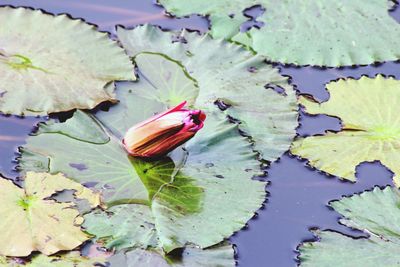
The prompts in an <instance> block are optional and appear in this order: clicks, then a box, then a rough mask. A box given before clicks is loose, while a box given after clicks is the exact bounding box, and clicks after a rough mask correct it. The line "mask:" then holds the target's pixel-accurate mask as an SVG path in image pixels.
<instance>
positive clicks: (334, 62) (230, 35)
mask: <svg viewBox="0 0 400 267" xmlns="http://www.w3.org/2000/svg"><path fill="white" fill-rule="evenodd" d="M158 2H159V3H160V4H162V5H163V6H164V7H165V8H166V10H167V11H168V12H170V13H172V14H173V15H176V16H179V17H181V16H187V15H190V14H200V15H204V16H208V17H209V19H210V22H211V34H212V35H213V36H214V37H215V38H226V39H230V40H233V41H236V42H241V43H245V44H246V45H247V46H250V47H251V49H253V50H254V51H256V52H257V53H258V54H261V55H264V56H266V57H267V58H268V59H269V60H270V61H274V62H281V63H289V64H296V65H316V66H331V67H338V66H349V65H359V64H363V65H364V64H365V65H366V64H371V63H373V62H383V61H389V60H398V59H399V55H400V26H399V25H398V23H397V22H396V20H394V19H393V18H392V17H391V16H390V15H389V12H388V10H389V8H391V7H392V6H393V4H394V2H395V1H392V0H389V1H388V0H373V1H363V0H353V1H347V0H337V1H330V0H303V1H299V2H298V1H275V0H258V1H255V0H244V1H243V0H220V1H214V0H187V1H180V0H158ZM389 3H390V4H389ZM255 5H260V6H262V8H264V9H265V12H264V13H263V14H262V15H261V16H260V17H258V18H257V20H258V21H259V22H261V23H263V24H264V26H263V27H261V29H257V28H252V29H250V31H248V32H246V33H243V32H240V26H241V25H242V23H244V22H245V21H247V20H248V18H247V17H245V16H244V15H243V11H244V10H245V9H247V8H250V7H253V6H255ZM371 36H373V38H371Z"/></svg>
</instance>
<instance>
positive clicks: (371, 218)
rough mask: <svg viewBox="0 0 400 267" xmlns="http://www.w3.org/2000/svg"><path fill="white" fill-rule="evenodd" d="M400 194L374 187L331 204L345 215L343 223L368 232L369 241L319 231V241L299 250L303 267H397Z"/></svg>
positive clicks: (303, 245)
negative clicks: (369, 190)
mask: <svg viewBox="0 0 400 267" xmlns="http://www.w3.org/2000/svg"><path fill="white" fill-rule="evenodd" d="M399 203H400V194H399V191H398V190H397V189H395V188H391V187H386V188H385V189H380V188H375V189H374V190H373V191H371V192H364V193H362V194H360V195H354V196H352V197H345V198H343V199H341V200H339V201H334V202H331V204H330V205H331V206H332V207H333V208H334V209H335V210H336V211H337V212H339V213H340V214H342V215H343V216H344V218H343V219H341V220H340V223H341V224H344V225H346V226H348V227H351V228H354V229H358V230H361V231H364V232H366V233H368V235H369V237H368V238H364V237H361V238H351V237H349V236H346V235H343V234H340V233H336V232H331V231H316V235H317V237H318V239H319V241H318V242H306V243H304V244H302V245H301V246H300V248H299V250H300V256H299V259H300V261H301V264H300V266H304V267H312V266H315V267H317V266H336V267H341V266H343V267H344V266H366V267H375V266H398V265H399V262H400V256H399V254H398V251H399V249H400V245H399V244H400V243H399V242H400V239H399V236H400V227H399V222H400V209H399Z"/></svg>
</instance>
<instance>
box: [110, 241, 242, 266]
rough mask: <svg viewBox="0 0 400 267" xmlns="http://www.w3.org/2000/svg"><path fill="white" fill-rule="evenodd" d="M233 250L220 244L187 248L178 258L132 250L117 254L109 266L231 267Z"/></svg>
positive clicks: (233, 263)
mask: <svg viewBox="0 0 400 267" xmlns="http://www.w3.org/2000/svg"><path fill="white" fill-rule="evenodd" d="M235 265H236V264H235V260H234V250H233V248H232V246H231V245H228V244H222V245H218V246H215V247H213V248H209V249H205V250H201V249H199V248H195V247H191V246H188V247H186V248H185V249H184V250H183V251H182V253H181V255H179V256H175V257H173V256H169V257H168V256H167V257H166V258H165V257H163V256H162V255H161V254H159V253H158V252H157V251H151V250H144V249H134V250H131V251H128V252H126V253H118V254H116V255H114V256H112V257H111V258H110V266H111V267H118V266H127V267H136V266H157V267H169V266H175V267H230V266H231V267H233V266H235Z"/></svg>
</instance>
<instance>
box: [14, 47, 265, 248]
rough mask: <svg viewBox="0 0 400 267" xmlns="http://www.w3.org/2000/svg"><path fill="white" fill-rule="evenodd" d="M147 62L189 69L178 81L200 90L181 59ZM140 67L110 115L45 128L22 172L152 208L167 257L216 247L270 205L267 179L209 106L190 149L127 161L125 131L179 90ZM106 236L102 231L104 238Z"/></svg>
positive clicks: (25, 155) (233, 128) (77, 117)
mask: <svg viewBox="0 0 400 267" xmlns="http://www.w3.org/2000/svg"><path fill="white" fill-rule="evenodd" d="M140 58H141V60H142V61H145V60H148V61H149V62H159V63H162V61H164V60H167V61H170V62H164V63H163V64H164V65H165V66H167V65H168V66H172V67H173V68H172V67H171V68H170V69H168V72H172V73H175V72H178V71H179V70H180V71H183V72H184V74H185V75H186V76H173V77H180V78H179V79H183V81H184V82H185V84H187V83H188V79H189V80H192V82H193V87H192V86H188V87H187V88H191V89H190V90H193V92H196V91H197V90H196V89H195V88H196V86H195V82H194V81H193V79H191V78H190V77H188V76H187V72H185V71H184V70H183V69H182V66H180V65H179V64H177V63H176V62H174V61H171V60H170V59H168V58H166V57H164V56H161V55H156V54H142V55H141V56H140ZM172 63H173V64H172ZM171 64H172V65H171ZM138 67H139V73H140V81H139V82H138V83H123V84H121V85H120V86H119V88H118V90H117V91H118V97H119V99H121V102H120V103H119V104H118V105H115V106H114V107H112V108H111V109H110V111H109V112H98V113H97V114H96V115H90V114H87V113H84V112H82V111H77V112H75V114H74V116H73V117H72V118H70V119H69V120H67V121H66V122H65V123H56V122H48V123H45V124H41V125H40V127H39V130H38V132H37V133H36V134H35V135H33V136H31V137H29V138H28V140H27V144H26V145H25V146H24V147H23V148H22V149H21V158H20V159H19V168H20V169H21V170H22V171H27V170H40V171H49V172H50V173H56V172H63V173H66V174H67V175H68V176H69V177H72V178H73V179H75V180H76V181H79V182H81V183H83V184H85V185H88V186H92V187H94V188H96V189H98V190H100V191H102V193H103V196H104V200H105V201H106V202H107V204H108V205H109V206H113V205H117V204H122V203H125V204H142V205H146V206H148V208H149V209H151V214H152V216H153V217H154V223H155V228H156V231H157V235H158V239H159V240H160V243H161V246H162V247H163V249H164V250H165V251H167V252H169V251H171V250H173V249H175V248H179V247H184V246H185V245H186V244H188V243H191V244H195V245H198V246H200V247H202V248H205V247H209V246H212V245H214V244H217V243H219V242H221V241H222V240H224V239H225V238H227V237H229V236H230V235H231V234H232V233H233V232H235V231H237V230H239V229H241V228H242V227H243V226H244V225H245V223H246V222H247V221H248V220H249V219H250V218H251V217H252V216H253V215H254V212H255V211H256V210H257V209H258V208H259V207H260V206H261V204H262V203H263V202H264V199H265V189H264V187H265V183H264V182H260V181H257V180H253V179H251V178H252V177H253V176H256V175H259V174H262V172H261V171H260V162H259V161H258V160H257V154H256V153H255V152H254V151H253V147H252V145H251V144H250V143H249V140H248V139H247V138H245V137H242V136H241V135H240V134H239V130H238V125H237V124H232V123H230V122H229V121H228V119H227V118H226V116H225V115H224V114H223V113H222V112H220V111H219V110H218V109H217V108H216V107H214V110H212V107H211V106H210V107H209V108H207V110H206V113H207V121H206V123H205V127H204V128H203V129H201V130H200V131H199V132H198V133H197V135H196V136H195V137H194V138H192V139H191V140H190V141H189V142H187V143H186V144H185V146H184V149H182V148H178V149H176V150H175V151H173V152H172V153H171V154H170V158H171V159H169V158H165V159H163V160H159V161H144V160H140V159H135V158H132V157H130V156H128V154H127V153H126V151H125V150H124V149H123V147H122V144H121V137H122V136H123V135H124V133H125V131H126V130H127V129H128V128H129V127H131V126H132V125H133V124H135V123H137V122H140V121H142V120H144V119H146V118H148V117H150V116H152V115H154V113H156V112H161V111H163V110H165V109H166V108H167V105H168V104H170V103H174V101H175V100H176V99H175V96H176V93H175V92H176V91H175V90H174V88H177V87H179V84H176V80H175V79H173V78H172V79H166V80H165V81H166V82H167V83H166V84H164V86H162V87H161V86H160V88H157V87H156V86H155V85H157V84H161V83H160V80H159V79H160V75H159V74H160V73H162V72H161V71H160V72H145V75H142V74H141V71H142V70H144V69H145V68H143V69H142V68H141V67H140V65H138ZM165 73H167V70H165ZM168 75H169V74H168ZM168 75H167V76H168ZM165 77H166V76H165ZM184 77H186V78H184ZM162 90H164V91H162ZM143 91H146V92H147V93H146V94H144V93H143ZM169 95H170V97H167V96H169ZM161 96H162V97H161ZM161 101H163V102H161ZM66 148H68V150H66ZM132 220H134V219H132ZM86 226H87V225H86ZM121 227H122V229H121V231H122V232H124V231H125V230H124V229H123V228H124V226H121ZM87 228H88V229H89V226H87ZM94 231H96V232H97V230H94ZM100 231H103V229H102V230H100ZM89 232H90V231H89ZM125 232H126V231H125ZM97 233H98V232H97ZM126 235H129V233H127V234H123V236H126ZM105 236H106V235H104V234H100V238H101V237H105ZM109 236H113V237H112V238H110V240H112V239H118V236H117V234H116V233H115V232H110V235H109ZM123 238H125V237H123ZM141 239H142V235H137V237H136V239H135V237H132V238H131V239H130V240H129V239H127V240H125V241H126V243H125V244H133V245H132V246H135V245H134V244H142V243H143V242H142V241H141ZM122 246H125V245H122ZM129 246H131V245H129ZM113 247H118V244H117V243H115V244H114V245H113Z"/></svg>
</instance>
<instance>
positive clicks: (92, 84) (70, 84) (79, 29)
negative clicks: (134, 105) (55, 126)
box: [0, 7, 134, 115]
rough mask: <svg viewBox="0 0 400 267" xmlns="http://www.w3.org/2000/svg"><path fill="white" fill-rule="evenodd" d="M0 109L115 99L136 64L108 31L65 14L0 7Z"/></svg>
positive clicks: (55, 107)
mask: <svg viewBox="0 0 400 267" xmlns="http://www.w3.org/2000/svg"><path fill="white" fill-rule="evenodd" d="M0 25H1V27H0V112H3V113H6V114H17V115H22V114H25V115H46V114H48V113H52V112H60V111H67V110H71V109H74V108H79V109H91V108H93V107H95V106H96V105H98V104H99V103H101V102H103V101H116V100H115V95H114V93H113V90H114V87H113V86H112V85H110V86H106V85H107V84H108V83H110V82H112V81H114V80H132V79H134V73H133V66H132V64H131V62H130V60H129V58H128V56H127V55H126V54H125V52H124V51H123V49H121V48H120V47H119V46H118V45H117V43H116V42H114V41H112V40H110V39H109V37H108V34H107V33H102V32H98V31H97V29H96V27H95V26H93V25H89V24H87V23H85V22H84V21H82V20H78V19H71V18H70V17H69V16H67V15H59V16H53V15H50V14H47V13H44V12H42V11H41V10H31V9H28V8H12V7H0Z"/></svg>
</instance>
